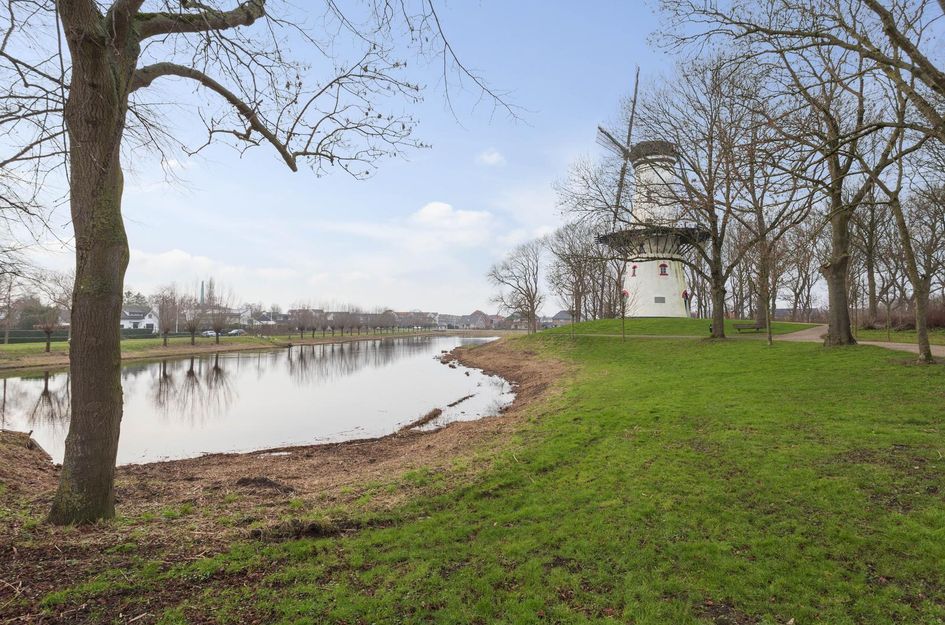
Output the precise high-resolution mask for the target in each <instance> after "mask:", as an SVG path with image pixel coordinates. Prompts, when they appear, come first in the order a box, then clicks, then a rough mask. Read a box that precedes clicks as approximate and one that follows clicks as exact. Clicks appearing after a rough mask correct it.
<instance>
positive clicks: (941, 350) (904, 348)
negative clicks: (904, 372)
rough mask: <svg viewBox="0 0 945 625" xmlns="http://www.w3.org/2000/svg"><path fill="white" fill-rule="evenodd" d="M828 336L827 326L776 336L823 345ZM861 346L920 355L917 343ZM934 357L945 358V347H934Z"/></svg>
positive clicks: (875, 343) (879, 343) (867, 342)
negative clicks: (872, 346)
mask: <svg viewBox="0 0 945 625" xmlns="http://www.w3.org/2000/svg"><path fill="white" fill-rule="evenodd" d="M825 334H827V326H815V327H813V328H807V329H806V330H800V331H799V332H792V333H790V334H777V335H775V337H774V338H775V340H777V341H798V342H801V343H823V342H824V335H825ZM857 344H859V345H875V346H876V347H884V348H886V349H894V350H896V351H900V352H911V353H913V354H918V353H919V346H918V345H916V344H915V343H891V342H888V341H857ZM932 355H933V356H935V357H936V358H945V345H933V346H932Z"/></svg>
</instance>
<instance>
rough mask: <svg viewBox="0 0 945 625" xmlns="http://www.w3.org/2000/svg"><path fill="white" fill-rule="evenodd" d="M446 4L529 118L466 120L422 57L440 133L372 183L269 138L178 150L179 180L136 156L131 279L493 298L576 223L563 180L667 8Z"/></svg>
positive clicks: (375, 296) (477, 304) (273, 296)
mask: <svg viewBox="0 0 945 625" xmlns="http://www.w3.org/2000/svg"><path fill="white" fill-rule="evenodd" d="M440 17H441V19H442V21H443V24H444V28H445V30H446V32H447V34H448V36H449V37H450V40H451V42H452V44H453V46H454V47H455V49H456V50H457V52H458V54H459V55H460V56H461V58H462V60H463V61H464V62H465V63H467V64H468V65H470V66H472V67H474V68H475V69H476V71H477V72H478V73H479V74H480V75H482V76H484V77H485V78H486V80H487V81H488V82H489V84H490V85H491V86H493V87H495V88H497V89H500V90H506V91H509V92H510V94H509V98H510V100H511V101H513V102H514V103H515V104H516V105H518V106H520V107H522V108H523V109H525V111H524V112H523V113H522V117H523V119H522V121H518V122H515V121H510V120H508V119H507V118H505V117H503V116H502V115H501V114H498V115H496V116H495V117H493V116H492V115H491V112H492V110H491V107H489V106H482V107H480V108H479V109H477V110H470V106H469V105H470V99H469V98H462V97H461V98H460V99H459V100H458V115H459V121H458V122H457V120H456V119H455V118H454V117H453V115H452V114H451V113H450V112H449V110H448V109H447V107H446V103H445V101H444V98H443V93H442V89H440V88H439V86H438V85H437V81H438V79H439V75H438V68H436V67H427V68H423V67H421V68H419V69H418V70H416V71H415V72H414V73H413V74H412V76H414V77H415V79H419V81H420V82H421V83H424V84H427V85H428V89H427V90H426V92H425V94H424V98H425V99H424V102H423V103H422V104H421V105H419V106H417V107H416V108H414V109H413V112H414V113H415V114H416V116H417V117H418V118H419V121H420V124H419V127H418V129H417V136H418V137H419V138H420V139H422V140H423V141H425V142H427V143H430V144H432V146H433V147H432V148H430V149H426V150H422V151H415V152H412V153H409V154H407V155H406V158H404V159H397V160H389V161H385V162H382V163H381V164H380V168H379V170H378V172H377V173H376V174H375V175H374V176H373V177H372V178H371V179H369V180H366V181H356V180H353V179H351V178H350V177H348V176H347V175H345V174H344V173H343V172H341V171H337V172H333V173H330V174H329V175H327V176H322V177H317V176H315V175H314V174H312V173H311V172H310V171H308V170H305V169H303V170H301V171H300V172H298V173H292V172H290V171H289V170H288V169H287V168H286V167H285V166H284V164H283V163H282V161H281V160H279V159H278V157H277V156H276V155H275V153H274V152H273V151H272V150H270V149H267V148H265V147H263V148H259V149H255V150H252V151H250V152H248V153H247V154H245V155H244V156H243V157H242V158H240V157H239V155H238V154H236V153H235V152H234V151H233V150H232V149H229V148H226V147H224V146H219V147H214V148H211V149H209V150H207V151H205V152H203V153H202V154H201V155H199V156H197V157H187V156H186V155H184V154H178V155H177V156H176V158H175V161H174V162H173V163H172V166H173V168H174V170H175V172H176V173H177V174H178V175H179V176H180V178H181V181H180V182H174V183H167V182H165V181H164V179H163V174H162V173H161V172H160V170H158V169H157V168H155V167H154V165H153V163H149V162H143V163H134V167H133V170H132V171H130V172H129V173H128V175H127V176H126V192H125V196H124V213H125V218H126V224H127V229H128V234H129V239H130V244H131V248H132V259H131V264H130V266H129V268H128V273H127V278H126V284H127V285H128V286H131V287H133V288H135V289H139V290H142V291H145V292H148V291H150V290H153V289H155V288H156V287H158V286H160V285H161V284H165V283H169V282H176V283H177V284H178V285H181V286H184V287H189V288H193V285H194V284H196V282H197V281H198V280H200V279H202V278H206V277H211V276H212V277H214V278H216V279H217V280H218V281H220V282H222V283H223V284H225V285H226V286H227V287H229V288H230V289H231V290H232V291H233V292H234V294H235V295H236V296H237V298H238V299H239V300H240V301H262V302H264V303H265V304H267V305H268V304H270V303H273V302H276V303H279V304H280V305H282V306H283V307H289V306H291V305H292V304H293V303H296V302H310V303H312V304H332V303H335V304H340V303H346V302H350V303H354V304H358V305H361V306H364V307H373V306H386V307H392V308H395V309H398V310H400V309H411V308H419V309H424V310H436V311H440V312H453V313H464V312H469V311H472V310H473V309H475V308H481V309H484V310H489V311H491V310H493V309H494V305H493V304H491V303H490V301H489V299H490V296H491V294H492V291H493V289H492V288H491V287H490V285H489V284H488V282H487V281H486V279H485V273H486V271H487V270H488V267H489V266H490V265H491V264H492V263H493V262H495V261H496V260H497V259H499V258H500V257H501V256H502V255H503V254H504V253H505V252H507V251H508V250H509V249H510V248H511V247H512V246H513V245H514V244H516V243H518V242H521V241H523V240H525V239H527V238H530V237H533V236H535V235H539V234H543V233H546V232H548V231H550V230H552V229H553V228H554V227H555V226H556V225H558V224H559V223H560V222H561V217H560V214H559V211H558V209H557V207H556V205H555V195H554V191H553V189H552V184H553V182H554V181H555V180H556V179H558V178H560V177H562V176H563V175H564V174H565V173H566V171H567V167H568V164H569V163H570V162H571V161H572V160H574V159H575V158H578V157H580V156H582V155H588V154H594V153H596V146H595V141H594V139H595V129H596V126H597V124H599V123H601V122H605V121H608V120H612V119H613V118H614V117H615V115H616V113H617V109H618V103H619V100H620V98H621V97H625V96H626V95H627V94H628V93H629V91H630V88H631V81H632V76H633V69H634V66H635V65H637V64H639V65H640V66H641V72H642V74H643V76H644V78H646V76H654V75H656V74H657V73H660V72H662V71H664V69H665V68H666V66H667V59H666V57H665V56H664V55H663V54H662V53H661V52H658V51H654V50H653V49H651V48H650V47H649V46H648V44H647V37H648V36H649V34H650V33H651V32H652V31H653V30H654V29H655V28H656V24H657V22H656V18H655V17H654V15H653V14H652V11H651V9H650V8H649V7H648V6H646V5H645V4H644V3H643V2H616V1H614V2H587V3H574V2H539V1H535V0H530V1H526V2H508V1H498V0H482V1H481V2H453V3H450V4H448V5H446V6H445V7H444V8H442V9H441V15H440ZM182 127H183V128H184V129H185V130H184V132H185V133H189V132H192V131H193V130H194V129H196V126H189V125H187V124H185V125H184V126H182ZM185 138H190V137H186V136H185ZM190 139H191V141H190V142H191V143H199V141H200V138H199V135H195V136H194V137H192V138H190ZM54 262H59V263H61V262H64V261H62V260H61V259H60V260H59V261H54ZM552 308H555V309H556V303H555V302H554V301H551V302H550V303H549V304H548V306H547V309H548V310H549V311H550V312H552V311H551V310H550V309H552Z"/></svg>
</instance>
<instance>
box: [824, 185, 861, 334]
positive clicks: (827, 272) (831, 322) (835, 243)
mask: <svg viewBox="0 0 945 625" xmlns="http://www.w3.org/2000/svg"><path fill="white" fill-rule="evenodd" d="M838 204H839V200H838V201H837V202H834V203H833V213H832V215H831V217H830V242H831V249H830V258H829V260H828V261H827V262H826V263H825V264H824V265H823V266H822V267H821V268H820V271H821V273H822V274H823V275H824V278H825V279H826V281H827V297H828V306H829V309H828V310H827V338H826V339H824V345H826V346H828V347H829V346H834V345H855V344H856V339H855V338H853V333H852V331H851V329H850V301H849V294H848V289H847V277H848V276H847V274H848V273H849V266H850V217H851V213H850V211H849V210H848V209H845V208H837V206H838Z"/></svg>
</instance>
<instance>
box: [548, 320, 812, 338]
mask: <svg viewBox="0 0 945 625" xmlns="http://www.w3.org/2000/svg"><path fill="white" fill-rule="evenodd" d="M624 323H625V324H626V332H627V334H628V335H630V334H635V335H642V334H650V335H663V336H709V326H710V325H711V324H712V321H711V320H710V319H686V318H685V317H677V318H669V317H663V318H657V317H646V318H640V319H627V320H626V321H625V322H624ZM736 323H752V322H751V321H738V320H735V319H726V320H725V333H726V334H727V335H728V334H730V335H732V336H735V335H737V334H738V331H736V330H735V325H734V324H736ZM814 325H815V324H809V323H791V322H787V321H775V322H773V323H772V324H771V331H772V333H773V334H787V333H789V332H797V331H798V330H803V329H805V328H810V327H813V326H814ZM574 331H575V332H577V333H579V334H614V335H616V334H620V333H621V320H620V319H598V320H595V321H585V322H582V323H580V324H577V325H576V326H575V327H574ZM544 332H546V333H548V334H570V333H571V328H570V326H564V327H561V328H553V329H550V330H545V331H544ZM742 334H744V335H745V336H750V335H752V334H755V333H753V332H743V333H742ZM757 334H758V335H759V336H764V334H765V333H764V332H758V333H757Z"/></svg>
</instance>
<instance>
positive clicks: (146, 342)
mask: <svg viewBox="0 0 945 625" xmlns="http://www.w3.org/2000/svg"><path fill="white" fill-rule="evenodd" d="M275 338H276V339H278V338H280V337H275ZM282 338H284V337H282ZM196 343H197V345H196V346H197V347H198V348H206V347H209V346H211V345H215V344H216V341H215V339H213V338H207V337H202V336H198V337H197V339H196ZM167 344H168V347H185V346H186V347H190V337H189V336H175V337H172V338H169V339H168V340H167ZM220 344H221V345H260V344H272V340H271V339H268V338H263V337H256V336H221V337H220ZM163 345H164V343H163V340H162V339H161V338H160V337H155V338H146V339H124V340H123V341H122V342H121V351H122V353H135V352H140V351H145V350H150V349H154V348H158V347H163ZM49 351H50V353H52V354H59V355H63V354H64V355H67V356H68V354H69V343H68V342H67V341H53V342H52V343H50V345H49ZM45 353H46V343H12V344H10V345H2V344H0V359H13V358H19V357H22V356H40V355H43V354H45Z"/></svg>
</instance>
